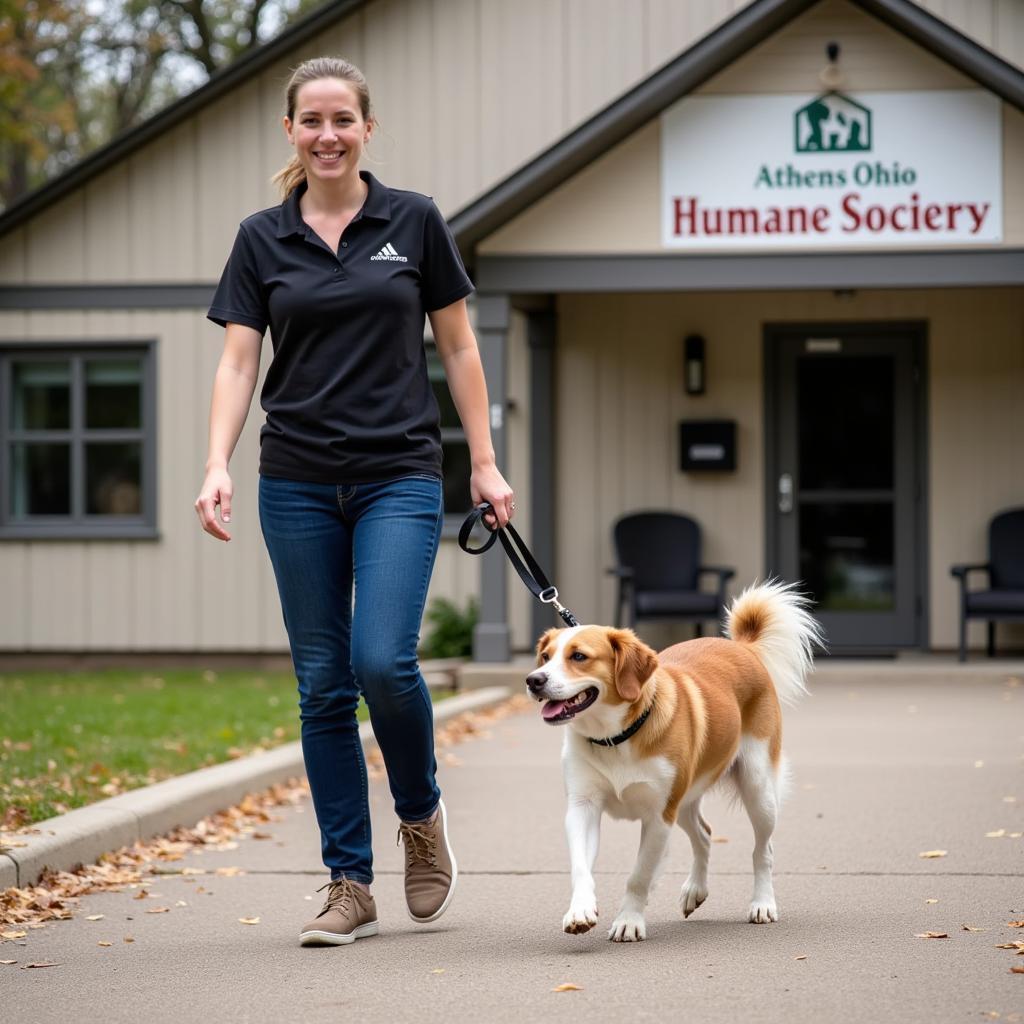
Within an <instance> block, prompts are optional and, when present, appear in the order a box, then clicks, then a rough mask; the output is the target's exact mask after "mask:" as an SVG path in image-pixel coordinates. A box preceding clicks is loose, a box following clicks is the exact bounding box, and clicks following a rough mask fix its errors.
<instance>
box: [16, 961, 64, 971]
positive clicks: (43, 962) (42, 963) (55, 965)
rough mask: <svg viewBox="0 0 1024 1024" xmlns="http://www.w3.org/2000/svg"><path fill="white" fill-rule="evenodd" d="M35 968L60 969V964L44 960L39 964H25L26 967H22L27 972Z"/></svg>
mask: <svg viewBox="0 0 1024 1024" xmlns="http://www.w3.org/2000/svg"><path fill="white" fill-rule="evenodd" d="M33 967H60V964H55V963H53V962H51V961H50V960H43V961H41V962H40V963H38V964H25V966H24V967H22V970H23V971H27V970H30V969H31V968H33Z"/></svg>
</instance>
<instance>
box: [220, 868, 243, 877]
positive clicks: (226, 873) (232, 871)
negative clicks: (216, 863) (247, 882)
mask: <svg viewBox="0 0 1024 1024" xmlns="http://www.w3.org/2000/svg"><path fill="white" fill-rule="evenodd" d="M214 873H215V874H218V875H220V876H221V877H222V878H234V877H235V876H236V875H244V874H245V871H243V870H242V868H238V867H234V866H232V867H230V868H217V870H216V872H214Z"/></svg>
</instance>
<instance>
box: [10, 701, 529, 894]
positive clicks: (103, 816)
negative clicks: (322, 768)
mask: <svg viewBox="0 0 1024 1024" xmlns="http://www.w3.org/2000/svg"><path fill="white" fill-rule="evenodd" d="M511 695H512V691H511V690H509V689H507V688H505V687H499V686H492V687H488V688H487V689H482V690H476V691H474V692H473V693H467V694H460V695H458V696H456V697H449V698H447V699H446V700H443V701H441V702H440V703H438V704H436V705H435V706H434V722H435V724H438V723H441V722H445V721H448V720H449V719H451V718H455V717H457V716H458V715H462V714H465V713H466V712H469V711H483V710H484V709H486V708H490V707H494V706H495V705H496V704H500V703H502V701H504V700H507V699H508V698H509V697H510V696H511ZM359 738H360V740H361V741H362V744H363V749H364V750H367V749H369V748H371V747H373V746H375V745H376V741H375V739H374V736H373V729H372V728H371V727H370V723H369V722H364V723H363V724H362V725H361V726H360V727H359ZM305 771H306V769H305V766H304V765H303V762H302V745H301V743H299V742H298V741H296V742H294V743H288V744H286V745H285V746H283V747H276V748H275V749H273V750H267V751H262V752H260V753H257V754H251V755H250V756H248V757H243V758H240V759H239V760H237V761H228V762H227V763H225V764H216V765H211V766H210V767H209V768H200V769H199V770H198V771H194V772H189V773H188V774H187V775H179V776H178V777H177V778H173V779H167V780H166V781H164V782H157V783H154V784H153V785H152V786H143V787H142V788H141V789H133V790H131V791H130V792H128V793H122V794H121V795H120V796H113V797H110V799H108V800H101V801H100V802H99V803H95V804H90V805H89V806H88V807H79V808H77V809H76V810H74V811H69V812H68V813H67V814H61V815H59V816H58V817H56V818H49V819H48V820H47V821H41V822H39V823H38V825H36V826H35V827H36V828H38V829H39V833H38V834H31V833H29V834H17V833H16V834H15V837H12V838H15V839H16V841H17V842H18V843H22V842H23V843H24V844H25V845H24V846H17V847H11V848H8V849H6V850H5V851H4V852H3V853H0V889H6V888H9V887H11V886H21V887H25V886H28V885H32V884H34V883H35V881H36V880H37V879H38V878H39V876H40V874H41V873H42V871H43V869H44V868H52V869H53V870H55V871H68V870H71V869H72V868H74V867H75V866H77V865H79V864H91V863H93V862H94V861H96V859H97V858H98V857H100V856H101V855H102V854H104V853H109V852H110V851H111V850H116V849H119V848H120V847H122V846H130V845H131V844H132V843H134V842H137V841H141V840H146V839H151V838H152V837H153V836H157V835H162V834H163V833H165V832H170V831H171V830H172V829H174V828H178V827H179V826H191V825H194V824H195V823H196V822H197V821H199V820H200V819H201V818H204V817H206V816H207V815H208V814H214V813H215V812H217V811H221V810H223V809H224V808H225V807H230V806H231V805H232V804H235V803H238V801H239V800H241V799H242V798H243V797H244V796H245V794H246V793H252V792H254V791H259V790H262V789H267V788H269V787H270V786H272V785H274V784H275V783H278V782H284V781H286V780H287V779H290V778H295V777H296V776H300V775H304V774H305ZM2 842H3V838H2V837H0V843H2Z"/></svg>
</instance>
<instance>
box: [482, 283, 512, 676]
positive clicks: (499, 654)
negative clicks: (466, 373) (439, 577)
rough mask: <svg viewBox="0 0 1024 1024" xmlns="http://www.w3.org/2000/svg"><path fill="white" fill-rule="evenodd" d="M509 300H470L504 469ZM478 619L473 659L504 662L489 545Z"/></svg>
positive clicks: (499, 594) (501, 593)
mask: <svg viewBox="0 0 1024 1024" xmlns="http://www.w3.org/2000/svg"><path fill="white" fill-rule="evenodd" d="M508 324H509V301H508V296H507V295H495V294H478V295H477V299H476V336H477V340H478V341H479V344H480V357H481V359H482V360H483V364H484V375H485V376H486V378H487V394H488V398H489V400H490V403H491V406H490V416H491V439H492V441H493V443H494V454H495V457H496V458H497V462H498V468H499V469H500V470H501V471H502V472H504V471H505V469H506V465H505V448H506V444H505V408H506V404H507V403H506V398H507V394H506V390H507V389H506V372H505V363H506V358H505V350H506V349H507V347H508ZM481 562H482V565H481V566H480V618H479V620H478V622H477V625H476V628H475V629H474V631H473V660H474V661H509V660H510V658H511V644H510V635H509V626H508V595H507V591H506V579H507V573H506V564H507V560H506V558H505V552H504V550H503V549H502V548H501V547H499V546H497V545H495V546H494V547H493V548H491V550H490V551H488V552H487V554H485V555H481Z"/></svg>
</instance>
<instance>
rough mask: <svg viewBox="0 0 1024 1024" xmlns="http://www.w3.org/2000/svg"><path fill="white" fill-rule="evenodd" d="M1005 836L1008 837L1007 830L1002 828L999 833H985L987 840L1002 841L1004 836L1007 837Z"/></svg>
mask: <svg viewBox="0 0 1024 1024" xmlns="http://www.w3.org/2000/svg"><path fill="white" fill-rule="evenodd" d="M1005 835H1006V829H1005V828H1001V829H999V830H998V831H997V832H986V833H985V838H986V839H1002V838H1003V836H1005Z"/></svg>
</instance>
